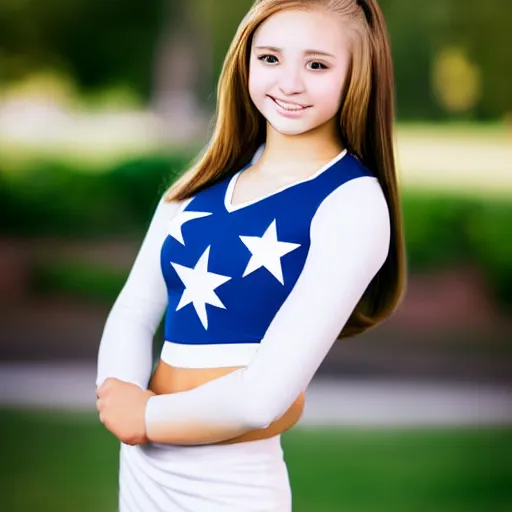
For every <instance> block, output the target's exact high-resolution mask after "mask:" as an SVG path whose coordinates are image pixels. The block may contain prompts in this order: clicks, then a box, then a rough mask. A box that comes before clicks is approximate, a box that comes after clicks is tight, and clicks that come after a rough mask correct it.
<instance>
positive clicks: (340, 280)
mask: <svg viewBox="0 0 512 512" xmlns="http://www.w3.org/2000/svg"><path fill="white" fill-rule="evenodd" d="M255 158H257V156H256V157H255ZM253 161H254V159H253ZM250 165H251V164H249V165H248V166H246V167H245V168H242V169H241V170H239V171H238V172H237V173H236V174H233V175H231V176H227V177H225V178H224V179H221V180H220V181H218V182H217V183H215V184H213V185H211V186H210V187H208V188H206V189H204V190H202V191H200V192H198V193H197V194H195V195H194V196H193V197H192V198H189V199H187V200H185V201H180V202H164V200H163V198H162V199H161V200H160V202H159V204H158V206H157V208H156V211H155V214H154V216H153V219H152V221H151V224H150V226H149V229H148V232H147V234H146V237H145V239H144V241H143V243H142V246H141V249H140V251H139V253H138V255H137V258H136V260H135V263H134V265H133V268H132V270H131V272H130V274H129V277H128V279H127V282H126V284H125V286H124V288H123V290H122V291H121V293H120V295H119V297H118V298H117V300H116V302H115V304H114V306H113V308H112V311H111V312H110V314H109V317H108V319H107V322H106V325H105V330H104V333H103V337H102V340H101V344H100V351H99V358H98V377H97V385H100V384H101V383H102V382H103V381H104V380H105V379H106V378H108V377H116V378H118V379H121V380H124V381H128V382H133V383H135V384H137V385H139V386H140V387H141V388H143V389H146V388H147V385H148V382H149V378H150V376H151V371H152V354H151V348H152V340H153V336H154V333H155V330H156V328H157V327H158V325H159V323H160V320H161V318H162V316H163V314H164V311H165V310H166V309H167V311H166V316H165V342H164V345H163V349H162V353H161V359H162V360H163V361H164V362H166V363H168V364H170V365H173V366H178V367H185V368H213V367H222V366H225V367H231V366H243V368H241V369H240V370H236V371H234V372H231V373H229V374H227V375H225V376H223V377H220V378H218V379H215V380H213V381H210V382H208V383H206V384H204V385H202V386H199V387H197V388H195V389H193V390H190V391H186V392H182V393H174V394H168V395H157V396H153V397H151V398H150V399H149V401H148V404H147V408H146V423H147V425H158V424H165V425H166V427H168V428H169V429H179V428H183V429H185V428H186V426H187V425H191V424H194V425H202V426H204V427H205V428H209V427H211V428H212V429H215V427H218V428H219V429H222V428H223V427H225V426H226V425H229V426H230V428H232V429H233V432H234V433H233V436H232V437H235V435H238V434H242V433H244V432H247V431H248V430H253V429H260V428H265V427H266V426H268V425H269V424H270V423H272V422H273V421H274V420H276V419H278V418H279V417H281V416H282V415H283V414H284V413H285V412H286V411H287V410H288V408H289V407H290V406H291V405H292V403H293V402H294V401H295V399H296V398H297V397H298V395H299V394H300V393H301V392H302V391H303V390H305V389H306V388H307V386H308V384H309V382H310V381H311V379H312V378H313V375H314V373H315V372H316V370H317V369H318V367H319V365H320V363H321V362H322V361H323V359H324V358H325V356H326V355H327V353H328V351H329V349H330V348H331V346H332V344H333V342H334V341H335V340H336V338H337V336H338V334H339V333H340V331H341V330H342V328H343V326H344V325H345V323H346V321H347V320H348V318H349V316H350V314H351V313H352V311H353V310H354V308H355V306H356V304H357V302H358V301H359V299H360V298H361V296H362V295H363V293H364V291H365V289H366V288H367V286H368V284H369V283H370V281H371V280H372V279H373V277H374V276H375V274H376V273H377V272H378V270H379V269H380V268H381V266H382V265H383V263H384V261H385V260H386V257H387V255H388V250H389V242H390V221H389V211H388V206H387V202H386V199H385V197H384V194H383V192H382V189H381V187H380V185H379V182H378V180H377V178H375V177H374V176H372V174H371V173H370V171H369V170H368V169H366V168H365V167H364V166H363V165H362V164H361V162H360V161H359V160H358V159H357V158H356V157H354V156H353V155H351V154H348V153H347V152H346V151H343V152H341V153H340V154H339V155H338V156H337V157H335V158H334V159H333V160H331V161H330V162H329V163H328V164H326V165H325V166H323V167H322V168H321V169H319V170H318V171H317V172H316V173H315V174H314V175H312V176H310V177H308V178H307V179H303V180H300V181H297V182H295V183H293V184H290V185H286V186H284V187H281V188H280V189H278V190H277V191H275V192H273V193H271V194H268V195H266V196H264V197H261V198H259V199H256V200H253V201H247V202H244V203H241V204H233V203H232V201H231V198H232V195H233V190H234V187H235V185H236V181H237V179H238V177H239V176H240V174H241V173H242V172H243V171H244V170H245V169H246V168H247V167H249V166H250ZM221 440H223V439H217V441H221ZM120 507H121V508H120V509H121V510H122V511H137V512H139V511H140V512H142V511H144V512H152V511H155V512H157V511H162V512H163V511H177V512H181V511H191V512H192V511H193V512H202V511H204V512H231V511H233V512H234V511H237V512H246V511H247V512H249V511H269V512H270V511H276V512H289V511H290V510H291V496H290V489H289V484H288V476H287V471H286V465H285V463H284V460H283V453H282V450H281V445H280V436H275V437H272V438H269V439H264V440H258V441H251V442H246V443H236V444H231V445H215V444H211V445H204V446H178V445H162V444H157V443H148V444H147V445H141V446H127V445H123V444H122V447H121V462H120Z"/></svg>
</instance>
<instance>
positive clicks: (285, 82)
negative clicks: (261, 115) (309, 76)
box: [279, 66, 304, 96]
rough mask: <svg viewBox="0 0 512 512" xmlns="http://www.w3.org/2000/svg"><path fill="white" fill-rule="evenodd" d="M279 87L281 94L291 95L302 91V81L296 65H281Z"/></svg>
mask: <svg viewBox="0 0 512 512" xmlns="http://www.w3.org/2000/svg"><path fill="white" fill-rule="evenodd" d="M279 89H280V90H281V92H282V93H283V94H286V95H287V96H292V95H294V94H300V93H302V92H304V81H303V79H302V75H301V70H300V69H299V68H298V66H283V67H282V70H281V76H280V77H279Z"/></svg>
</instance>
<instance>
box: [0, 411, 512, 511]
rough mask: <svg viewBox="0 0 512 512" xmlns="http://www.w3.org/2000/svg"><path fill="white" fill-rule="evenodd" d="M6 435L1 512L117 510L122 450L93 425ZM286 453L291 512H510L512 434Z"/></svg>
mask: <svg viewBox="0 0 512 512" xmlns="http://www.w3.org/2000/svg"><path fill="white" fill-rule="evenodd" d="M0 433H1V435H2V439H3V440H4V445H3V447H2V466H1V467H2V469H1V473H0V476H1V483H0V496H1V505H0V510H5V511H9V512H22V511H23V512H25V511H30V510H34V511H35V510H37V511H41V512H46V511H48V512H50V511H51V512H64V511H65V512H69V511H73V512H86V511H87V512H89V511H95V512H107V511H110V512H113V511H115V510H117V509H116V492H117V488H116V486H117V452H118V444H117V442H116V440H115V439H114V438H113V437H112V436H111V435H110V434H109V433H108V432H106V431H105V430H104V429H103V427H102V426H101V425H100V424H99V423H98V422H97V421H96V420H95V417H94V415H91V414H85V413H84V414H64V413H58V414H51V413H48V412H22V411H1V412H0ZM283 445H284V450H285V455H286V459H287V462H288V466H289V471H290V478H291V482H292V488H293V493H294V507H293V510H294V512H330V511H346V512H374V511H375V512H388V511H389V512H444V511H447V512H448V511H449V512H476V511H478V512H491V511H492V512H505V511H510V510H512V485H511V482H512V429H507V428H486V429H476V428H475V429H469V428H466V429H460V428H452V429H437V430H419V429H416V430H414V429H411V430H407V429H387V430H380V429H366V430H356V429H325V430H309V429H302V428H301V429H296V430H294V431H293V430H292V431H291V432H289V433H288V434H286V435H285V436H284V439H283ZM148 512H150V511H148ZM170 512H171V511H170ZM197 512H208V511H197ZM240 512H243V511H240Z"/></svg>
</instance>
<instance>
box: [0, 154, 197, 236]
mask: <svg viewBox="0 0 512 512" xmlns="http://www.w3.org/2000/svg"><path fill="white" fill-rule="evenodd" d="M188 162H189V159H188V157H187V156H186V155H178V156H168V155H155V156H151V157H141V158H135V159H132V160H129V161H126V162H124V163H121V164H119V165H117V166H116V167H114V168H113V169H111V170H109V171H106V170H97V171H96V172H91V171H90V170H84V169H82V168H80V166H79V165H77V164H72V165H65V164H62V163H56V162H50V161H42V160H39V161H36V162H34V163H33V164H32V165H31V166H30V168H29V169H27V170H25V171H23V172H16V173H7V172H2V169H1V167H0V231H1V232H3V233H6V234H13V235H22V236H40V235H43V236H44V235H57V236H70V237H75V238H76V237H80V238H83V237H88V236H95V235H96V236H97V235H105V234H113V233H117V234H128V233H133V232H140V231H141V230H142V229H144V227H145V224H146V222H147V221H148V219H149V216H150V214H151V213H152V212H151V208H152V207H153V206H156V203H157V201H158V199H159V198H158V194H159V193H163V192H164V190H165V188H166V187H167V185H169V184H171V183H172V181H173V180H174V179H175V178H176V176H177V175H178V174H179V173H181V172H182V171H183V170H184V169H185V167H186V166H187V164H188ZM0 166H1V163H0Z"/></svg>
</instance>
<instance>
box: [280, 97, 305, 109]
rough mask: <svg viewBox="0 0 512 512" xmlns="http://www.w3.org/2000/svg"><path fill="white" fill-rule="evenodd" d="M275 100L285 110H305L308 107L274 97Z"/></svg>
mask: <svg viewBox="0 0 512 512" xmlns="http://www.w3.org/2000/svg"><path fill="white" fill-rule="evenodd" d="M274 101H275V102H276V103H277V104H278V105H279V106H280V107H281V108H284V109H285V110H304V109H305V108H306V107H301V106H300V105H294V104H293V103H284V102H283V101H280V100H277V99H275V98H274Z"/></svg>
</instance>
